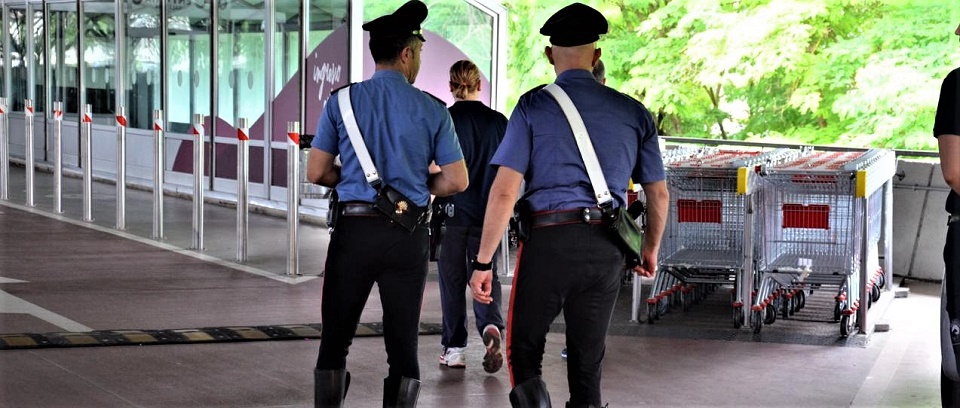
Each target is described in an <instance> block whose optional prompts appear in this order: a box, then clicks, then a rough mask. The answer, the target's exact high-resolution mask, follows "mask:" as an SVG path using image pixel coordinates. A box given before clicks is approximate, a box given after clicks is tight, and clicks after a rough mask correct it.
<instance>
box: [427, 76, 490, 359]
mask: <svg viewBox="0 0 960 408" xmlns="http://www.w3.org/2000/svg"><path fill="white" fill-rule="evenodd" d="M450 92H451V93H452V94H453V96H454V99H455V100H456V102H455V103H454V104H453V105H452V106H450V109H449V110H450V116H451V117H452V118H453V123H454V127H455V128H456V130H457V136H458V137H459V139H460V148H461V150H463V157H464V159H465V160H466V162H467V170H468V174H469V177H470V183H469V187H467V190H466V191H464V192H462V193H459V194H456V195H454V196H451V197H447V198H440V199H438V200H437V201H436V203H435V205H434V208H440V209H441V211H443V212H444V213H445V215H446V216H447V218H446V220H445V221H444V222H445V223H446V225H445V229H444V230H445V232H444V234H443V239H442V242H441V243H440V251H439V255H438V256H437V268H438V270H439V278H440V303H441V309H442V311H443V334H442V336H441V340H440V343H441V345H442V346H443V352H442V354H441V355H440V364H441V365H446V366H448V367H457V368H462V367H465V366H466V361H465V359H464V351H465V349H466V347H467V337H468V332H469V331H468V329H467V311H466V294H465V292H466V290H465V289H466V287H467V284H468V281H469V279H470V274H471V272H472V271H473V270H472V269H470V261H471V260H472V259H473V258H474V257H476V255H477V250H478V249H479V247H480V233H481V232H482V229H483V215H484V212H485V211H486V203H487V197H488V196H489V193H490V185H491V184H493V177H494V175H495V171H494V169H492V168H491V167H490V158H491V157H493V154H494V153H495V152H496V151H497V147H498V146H499V145H500V141H501V140H503V134H504V132H505V131H506V128H507V118H506V117H505V116H503V114H501V113H500V112H497V111H495V110H493V109H490V108H489V107H487V106H485V105H484V104H483V102H480V100H479V99H480V70H479V69H478V68H477V66H476V65H475V64H474V63H473V62H470V61H468V60H461V61H457V62H456V63H454V64H453V66H451V67H450ZM497 253H498V254H499V250H498V251H497ZM496 258H497V257H496V256H495V257H494V266H493V268H494V278H493V302H491V303H489V304H484V303H480V302H477V301H473V313H474V316H475V317H476V327H477V330H478V331H479V332H480V336H481V337H482V338H483V342H484V345H485V346H486V353H485V355H484V357H483V369H484V370H486V371H487V372H488V373H495V372H497V371H498V370H500V367H501V366H502V365H503V353H502V352H501V350H500V344H501V339H502V337H501V332H502V330H503V328H504V327H505V325H504V321H503V316H502V314H501V312H500V305H501V299H502V295H501V289H500V281H499V279H497V276H496V270H497V265H496Z"/></svg>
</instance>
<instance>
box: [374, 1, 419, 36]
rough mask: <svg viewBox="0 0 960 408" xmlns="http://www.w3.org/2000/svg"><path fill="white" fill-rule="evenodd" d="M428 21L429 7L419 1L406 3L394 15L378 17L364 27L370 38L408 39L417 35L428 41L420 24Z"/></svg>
mask: <svg viewBox="0 0 960 408" xmlns="http://www.w3.org/2000/svg"><path fill="white" fill-rule="evenodd" d="M426 19H427V5H426V4H423V2H421V1H419V0H411V1H408V2H406V3H404V4H403V5H402V6H400V8H398V9H397V11H394V12H393V14H387V15H385V16H381V17H377V18H376V19H374V20H372V21H370V22H368V23H366V24H364V25H363V29H364V31H369V32H370V38H388V37H408V36H411V35H415V36H417V37H420V41H427V40H426V39H425V38H423V34H422V33H421V32H420V24H421V23H423V20H426Z"/></svg>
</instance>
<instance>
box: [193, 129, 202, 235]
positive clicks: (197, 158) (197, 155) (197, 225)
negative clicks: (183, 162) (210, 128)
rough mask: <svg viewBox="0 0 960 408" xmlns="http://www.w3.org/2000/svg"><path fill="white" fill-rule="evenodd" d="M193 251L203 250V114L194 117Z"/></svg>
mask: <svg viewBox="0 0 960 408" xmlns="http://www.w3.org/2000/svg"><path fill="white" fill-rule="evenodd" d="M193 135H194V139H193V249H196V250H198V251H200V250H203V170H204V167H203V154H204V141H203V114H202V113H195V114H194V115H193Z"/></svg>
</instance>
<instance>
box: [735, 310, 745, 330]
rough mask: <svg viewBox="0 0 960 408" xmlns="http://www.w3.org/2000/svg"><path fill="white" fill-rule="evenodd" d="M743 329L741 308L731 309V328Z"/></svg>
mask: <svg viewBox="0 0 960 408" xmlns="http://www.w3.org/2000/svg"><path fill="white" fill-rule="evenodd" d="M741 327H743V306H740V307H735V308H733V328H734V329H739V328H741Z"/></svg>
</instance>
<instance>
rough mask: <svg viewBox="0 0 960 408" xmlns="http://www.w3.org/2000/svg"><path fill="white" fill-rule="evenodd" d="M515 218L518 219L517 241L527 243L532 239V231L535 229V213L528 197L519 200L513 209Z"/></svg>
mask: <svg viewBox="0 0 960 408" xmlns="http://www.w3.org/2000/svg"><path fill="white" fill-rule="evenodd" d="M513 212H514V218H515V219H516V227H517V230H516V232H517V239H519V240H521V241H526V240H529V239H530V230H531V229H532V228H533V211H532V210H530V202H529V201H527V199H526V197H524V198H521V199H519V200H517V204H516V205H514V207H513Z"/></svg>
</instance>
